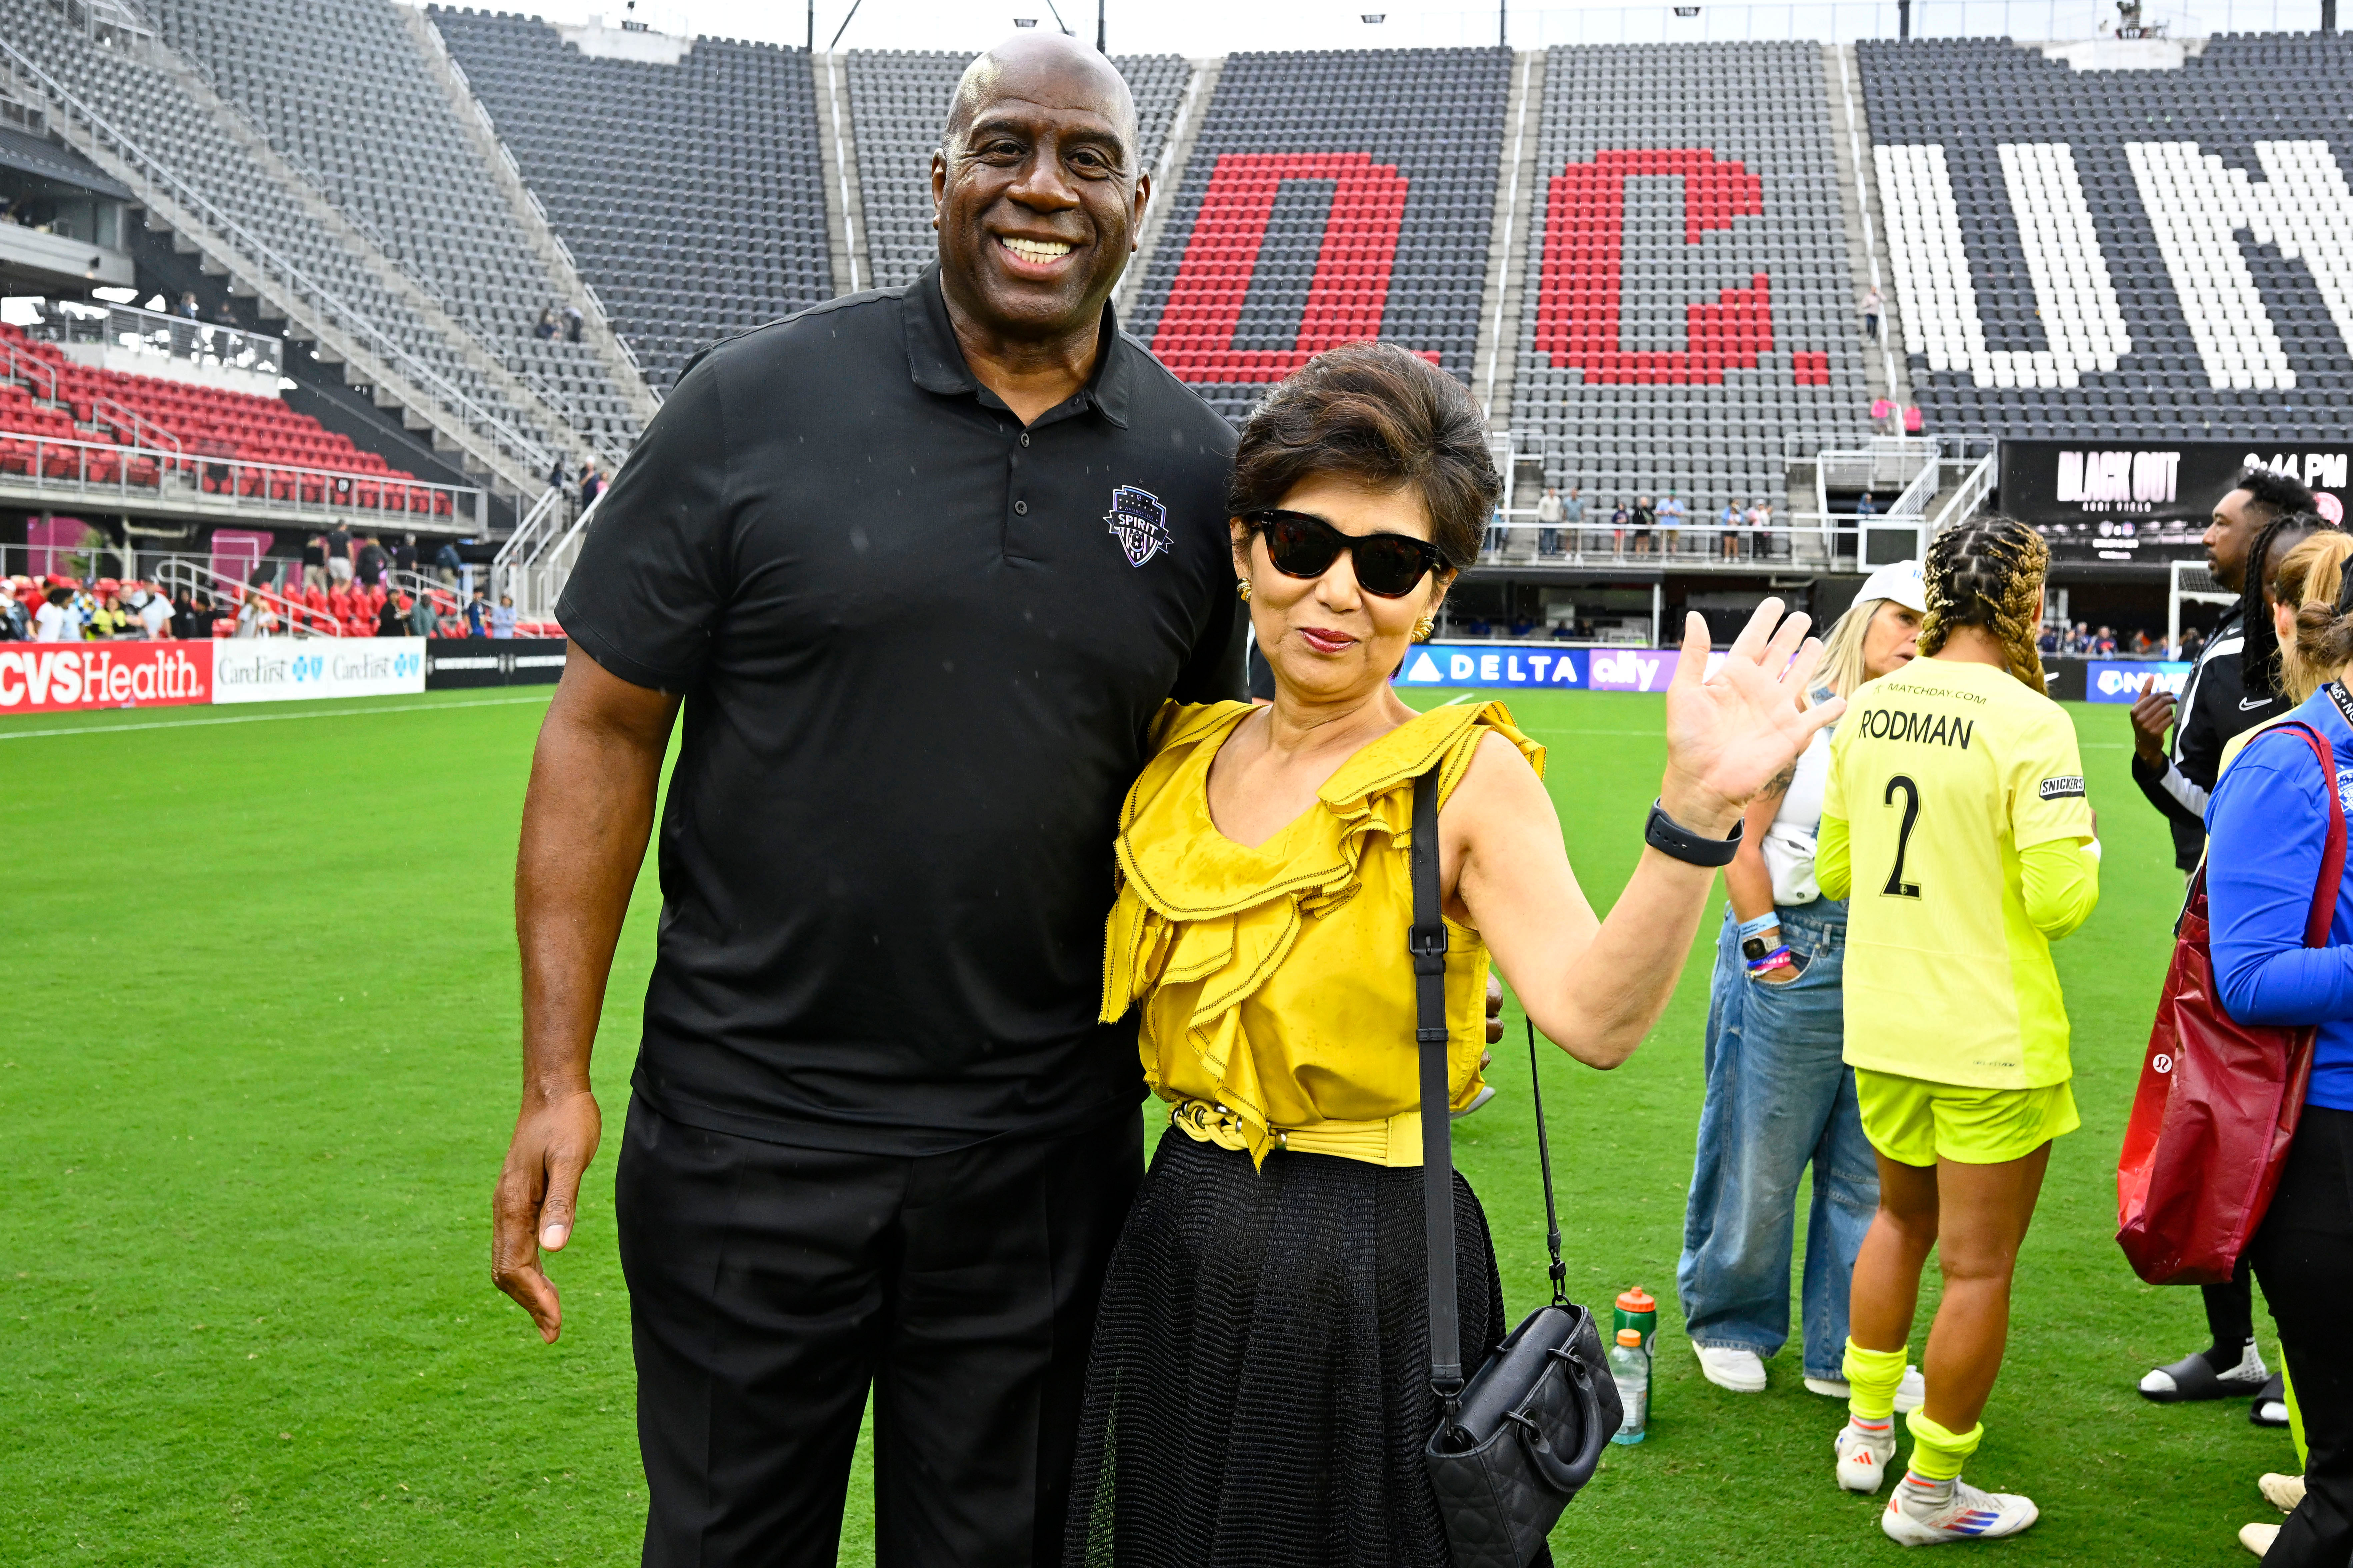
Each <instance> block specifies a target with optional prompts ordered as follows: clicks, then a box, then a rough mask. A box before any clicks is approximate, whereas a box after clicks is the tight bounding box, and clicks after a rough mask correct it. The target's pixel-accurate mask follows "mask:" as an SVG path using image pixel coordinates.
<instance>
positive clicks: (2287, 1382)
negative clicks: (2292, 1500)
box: [2280, 1345, 2312, 1475]
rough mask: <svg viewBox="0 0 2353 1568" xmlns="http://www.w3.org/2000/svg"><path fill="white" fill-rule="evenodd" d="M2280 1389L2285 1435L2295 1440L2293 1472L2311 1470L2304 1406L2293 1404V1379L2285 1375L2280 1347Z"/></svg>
mask: <svg viewBox="0 0 2353 1568" xmlns="http://www.w3.org/2000/svg"><path fill="white" fill-rule="evenodd" d="M2280 1389H2281V1392H2282V1393H2283V1394H2284V1395H2285V1396H2286V1399H2287V1435H2288V1436H2291V1437H2293V1438H2295V1472H2296V1474H2298V1475H2302V1474H2303V1473H2304V1472H2305V1471H2306V1470H2308V1469H2310V1468H2312V1448H2311V1446H2310V1445H2309V1444H2307V1443H2306V1441H2305V1438H2304V1406H2302V1405H2298V1404H2297V1403H2296V1402H2295V1379H2294V1378H2292V1377H2290V1376H2289V1375H2288V1374H2287V1347H2286V1346H2285V1345H2282V1346H2281V1347H2280Z"/></svg>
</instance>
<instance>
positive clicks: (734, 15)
mask: <svg viewBox="0 0 2353 1568" xmlns="http://www.w3.org/2000/svg"><path fill="white" fill-rule="evenodd" d="M470 3H471V4H475V5H480V4H482V0H470ZM1105 3H1106V5H1107V9H1108V13H1109V14H1108V16H1107V18H1106V19H1107V21H1108V24H1109V28H1110V35H1111V47H1112V49H1113V52H1114V53H1117V54H1158V53H1173V54H1182V55H1192V56H1202V55H1222V54H1229V53H1231V52H1233V51H1234V50H1237V49H1300V48H1316V49H1331V48H1358V47H1391V48H1398V47H1406V46H1409V45H1430V44H1444V45H1454V44H1492V43H1493V42H1494V41H1495V16H1496V12H1495V8H1494V7H1493V5H1393V4H1390V0H1347V3H1345V4H1342V3H1339V0H1271V3H1270V0H1181V3H1178V4H1171V3H1170V0H1149V3H1145V0H1105ZM1053 6H1060V9H1061V17H1062V20H1063V21H1064V22H1065V23H1067V24H1069V26H1070V28H1071V31H1072V32H1074V33H1076V34H1077V35H1078V36H1079V37H1082V38H1085V39H1087V40H1088V41H1089V42H1092V41H1093V38H1094V32H1095V0H1051V3H1049V0H862V4H860V5H859V7H858V14H857V16H855V17H854V18H851V20H850V22H849V31H848V32H846V33H843V34H842V36H841V47H843V48H845V49H849V48H864V49H980V48H986V47H987V46H989V45H990V44H993V43H995V42H997V40H998V39H999V38H1002V37H1006V36H1008V34H1010V33H1011V32H1012V31H1013V30H1014V24H1015V19H1016V18H1017V17H1023V16H1029V17H1034V18H1036V19H1037V23H1038V25H1039V26H1041V27H1051V26H1054V25H1055V23H1054V11H1053V8H1052V7H1053ZM492 8H494V9H517V10H522V11H524V12H526V13H528V14H531V15H534V16H543V17H545V18H546V19H547V20H549V21H551V22H557V21H564V22H576V21H580V20H582V19H584V18H586V16H589V15H591V14H592V13H594V14H601V15H602V16H604V17H605V18H606V20H607V22H612V21H617V20H618V19H619V18H620V17H621V16H623V15H625V14H626V0H493V5H492ZM1570 8H1573V7H1557V6H1555V7H1547V9H1552V10H1562V9H1570ZM1514 9H1515V10H1517V11H1519V12H1521V13H1522V14H1523V16H1525V18H1526V25H1525V26H1520V25H1515V26H1514V28H1513V42H1514V44H1515V45H1517V46H1519V47H1535V45H1536V44H1538V43H1541V42H1551V41H1556V40H1553V39H1550V38H1539V37H1537V36H1536V34H1537V33H1538V31H1539V30H1540V23H1539V16H1538V13H1537V12H1536V10H1535V7H1534V6H1528V5H1522V6H1516V7H1514ZM1641 9H1643V10H1644V11H1656V10H1659V9H1660V7H1659V6H1656V5H1650V6H1644V7H1642V8H1641ZM1367 12H1373V13H1378V14H1381V15H1383V16H1385V18H1386V19H1385V20H1384V21H1382V22H1381V23H1379V24H1378V25H1376V26H1367V25H1366V23H1365V22H1364V20H1363V19H1362V18H1363V16H1364V15H1365V14H1366V13H1367ZM636 15H637V16H638V17H639V18H640V19H642V20H645V21H647V22H649V23H650V24H651V25H653V26H656V27H659V29H660V30H662V31H663V32H685V33H688V34H697V33H701V34H708V35H710V36H712V37H723V38H765V39H771V40H774V41H775V42H777V43H786V44H797V43H799V42H801V41H802V40H803V38H804V37H806V36H807V27H808V7H807V4H806V0H784V3H782V4H778V3H776V0H638V9H637V12H636ZM845 16H849V4H848V3H847V0H818V7H817V42H818V47H819V48H824V47H826V45H827V44H828V42H830V41H831V40H832V38H833V36H834V33H835V30H836V29H838V28H839V27H840V26H841V24H842V20H843V18H844V17H845Z"/></svg>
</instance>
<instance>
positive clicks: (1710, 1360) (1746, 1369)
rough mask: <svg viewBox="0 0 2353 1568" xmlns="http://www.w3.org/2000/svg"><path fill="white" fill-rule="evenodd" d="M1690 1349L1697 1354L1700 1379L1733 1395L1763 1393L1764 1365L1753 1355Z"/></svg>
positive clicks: (1720, 1347) (1719, 1347) (1698, 1347)
mask: <svg viewBox="0 0 2353 1568" xmlns="http://www.w3.org/2000/svg"><path fill="white" fill-rule="evenodd" d="M1692 1349H1693V1350H1694V1351H1695V1352H1698V1355H1699V1370H1700V1373H1701V1375H1702V1376H1704V1377H1705V1378H1706V1379H1707V1380H1708V1382H1710V1383H1712V1384H1715V1385H1716V1387H1718V1388H1725V1389H1729V1390H1731V1391H1732V1392H1733V1393H1735V1394H1762V1393H1764V1392H1765V1363H1763V1362H1762V1361H1759V1360H1758V1359H1757V1352H1755V1351H1744V1350H1734V1349H1732V1348H1731V1347H1730V1346H1727V1345H1694V1346H1692Z"/></svg>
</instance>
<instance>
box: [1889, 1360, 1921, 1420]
mask: <svg viewBox="0 0 2353 1568" xmlns="http://www.w3.org/2000/svg"><path fill="white" fill-rule="evenodd" d="M1927 1403H1928V1380H1927V1379H1926V1378H1925V1377H1923V1376H1921V1375H1920V1369H1919V1368H1918V1367H1916V1366H1907V1367H1905V1369H1904V1381H1903V1382H1901V1383H1899V1384H1896V1385H1895V1414H1896V1415H1910V1414H1911V1413H1912V1412H1913V1411H1915V1410H1917V1409H1919V1408H1920V1406H1922V1405H1926V1404H1927Z"/></svg>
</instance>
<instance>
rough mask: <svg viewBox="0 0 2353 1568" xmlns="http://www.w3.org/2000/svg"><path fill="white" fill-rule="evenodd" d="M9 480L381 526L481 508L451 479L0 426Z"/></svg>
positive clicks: (2, 480)
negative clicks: (250, 505) (249, 505)
mask: <svg viewBox="0 0 2353 1568" xmlns="http://www.w3.org/2000/svg"><path fill="white" fill-rule="evenodd" d="M124 412H126V413H127V412H128V411H127V410H125V411H124ZM134 417H135V416H134ZM18 485H22V486H29V487H31V488H35V489H39V490H40V491H42V492H43V495H42V498H41V499H42V500H44V501H45V502H47V501H53V500H60V501H81V500H91V501H97V500H116V501H125V500H133V499H138V500H151V499H152V500H156V501H162V502H165V503H169V502H172V501H174V500H178V501H180V502H182V503H183V504H185V503H189V502H194V501H198V500H203V499H205V498H211V499H213V500H216V501H217V502H219V503H221V504H225V505H228V506H232V507H233V506H235V505H237V503H238V502H240V501H252V502H255V503H257V504H259V505H265V506H268V507H269V509H270V510H273V511H276V512H280V513H282V512H286V511H292V512H294V513H296V514H297V515H299V516H304V517H312V516H315V517H316V518H318V519H319V520H320V521H322V522H324V521H344V522H353V521H362V520H372V521H375V522H377V523H378V524H380V525H385V526H389V523H390V522H391V521H394V520H398V521H406V520H409V519H412V518H417V517H430V518H447V519H448V520H449V521H451V522H453V523H457V522H465V521H472V522H474V523H475V524H477V525H479V523H480V520H481V518H482V517H483V515H484V497H483V492H482V491H480V490H479V489H471V488H466V487H460V486H457V485H437V484H433V483H430V482H429V481H427V480H424V479H401V478H398V477H396V476H393V475H388V474H357V473H352V472H349V471H348V470H344V469H337V468H307V467H303V466H301V465H298V464H292V463H265V462H256V461H251V460H249V459H247V458H235V457H220V456H214V455H210V454H206V453H202V452H194V453H191V452H184V451H182V450H180V449H178V447H176V446H174V447H170V448H164V447H148V446H130V445H123V444H120V443H116V442H111V441H96V440H89V439H85V438H83V437H59V436H48V435H41V434H37V433H34V432H31V431H12V430H8V429H5V428H0V488H6V487H10V486H18Z"/></svg>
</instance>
